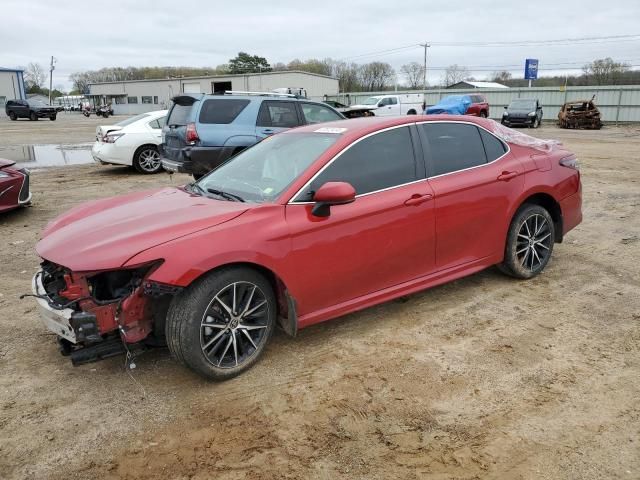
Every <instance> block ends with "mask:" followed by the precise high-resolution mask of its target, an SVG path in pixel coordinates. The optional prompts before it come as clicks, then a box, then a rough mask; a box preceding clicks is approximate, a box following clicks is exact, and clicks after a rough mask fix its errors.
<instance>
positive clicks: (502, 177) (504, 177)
mask: <svg viewBox="0 0 640 480" xmlns="http://www.w3.org/2000/svg"><path fill="white" fill-rule="evenodd" d="M517 176H518V172H506V171H505V172H502V173H501V174H500V175H498V180H501V181H503V182H508V181H509V180H511V179H512V178H515V177H517Z"/></svg>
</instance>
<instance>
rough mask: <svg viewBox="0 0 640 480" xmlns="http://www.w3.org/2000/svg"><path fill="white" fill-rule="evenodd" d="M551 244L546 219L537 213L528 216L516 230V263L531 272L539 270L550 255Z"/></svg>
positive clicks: (549, 230)
mask: <svg viewBox="0 0 640 480" xmlns="http://www.w3.org/2000/svg"><path fill="white" fill-rule="evenodd" d="M552 242H553V238H551V229H550V228H549V222H548V221H547V219H546V218H545V217H543V216H542V215H539V214H537V213H536V214H533V215H530V216H529V217H527V218H525V220H524V221H523V222H522V224H521V225H520V229H519V230H518V238H517V240H516V257H517V261H518V262H519V263H520V265H521V266H522V267H523V268H526V269H528V270H529V271H531V272H535V271H537V270H539V269H541V268H542V267H544V265H545V264H546V262H547V259H548V258H549V255H550V254H551V243H552Z"/></svg>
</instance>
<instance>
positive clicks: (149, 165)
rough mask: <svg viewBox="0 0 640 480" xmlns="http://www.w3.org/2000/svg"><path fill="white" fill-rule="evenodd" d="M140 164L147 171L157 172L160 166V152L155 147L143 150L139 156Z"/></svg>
mask: <svg viewBox="0 0 640 480" xmlns="http://www.w3.org/2000/svg"><path fill="white" fill-rule="evenodd" d="M138 164H139V165H140V168H141V169H142V170H144V171H145V172H149V173H151V172H155V171H156V170H158V168H160V154H159V153H158V151H157V150H153V149H147V150H143V151H142V152H140V155H139V156H138Z"/></svg>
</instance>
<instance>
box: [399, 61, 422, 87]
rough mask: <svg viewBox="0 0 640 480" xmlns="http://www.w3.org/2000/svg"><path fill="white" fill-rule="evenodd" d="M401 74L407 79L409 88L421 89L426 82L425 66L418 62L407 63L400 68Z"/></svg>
mask: <svg viewBox="0 0 640 480" xmlns="http://www.w3.org/2000/svg"><path fill="white" fill-rule="evenodd" d="M400 73H402V74H403V75H404V76H405V78H406V79H407V84H408V85H409V88H412V89H415V88H421V87H422V83H423V82H424V65H420V64H419V63H418V62H411V63H407V64H406V65H402V67H400Z"/></svg>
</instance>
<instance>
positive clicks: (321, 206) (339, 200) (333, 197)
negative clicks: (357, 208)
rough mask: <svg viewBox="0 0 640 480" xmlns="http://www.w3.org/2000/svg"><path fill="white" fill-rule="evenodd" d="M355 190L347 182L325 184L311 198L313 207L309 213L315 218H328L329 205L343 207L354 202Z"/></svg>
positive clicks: (329, 212)
mask: <svg viewBox="0 0 640 480" xmlns="http://www.w3.org/2000/svg"><path fill="white" fill-rule="evenodd" d="M355 200H356V189H355V188H353V186H352V185H351V184H349V183H347V182H327V183H325V184H324V185H322V186H321V187H320V188H319V189H318V191H317V192H316V193H315V195H314V196H313V201H314V202H315V205H314V206H313V209H311V213H312V214H313V215H315V216H316V217H328V216H329V215H330V214H331V205H345V204H347V203H352V202H355Z"/></svg>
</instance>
